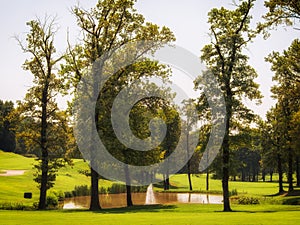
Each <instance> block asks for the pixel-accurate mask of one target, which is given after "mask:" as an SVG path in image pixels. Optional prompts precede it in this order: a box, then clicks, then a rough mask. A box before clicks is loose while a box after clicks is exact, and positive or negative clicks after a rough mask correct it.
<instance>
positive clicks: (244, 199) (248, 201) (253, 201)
mask: <svg viewBox="0 0 300 225" xmlns="http://www.w3.org/2000/svg"><path fill="white" fill-rule="evenodd" d="M238 204H240V205H257V204H259V199H258V198H255V197H248V196H241V197H239V198H238Z"/></svg>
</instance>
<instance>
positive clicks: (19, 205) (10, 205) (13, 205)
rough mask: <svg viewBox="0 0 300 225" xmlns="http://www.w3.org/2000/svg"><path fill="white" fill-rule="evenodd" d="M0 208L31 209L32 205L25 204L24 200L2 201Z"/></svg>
mask: <svg viewBox="0 0 300 225" xmlns="http://www.w3.org/2000/svg"><path fill="white" fill-rule="evenodd" d="M0 209H3V210H26V209H30V207H29V206H25V205H24V204H23V203H22V202H1V203H0Z"/></svg>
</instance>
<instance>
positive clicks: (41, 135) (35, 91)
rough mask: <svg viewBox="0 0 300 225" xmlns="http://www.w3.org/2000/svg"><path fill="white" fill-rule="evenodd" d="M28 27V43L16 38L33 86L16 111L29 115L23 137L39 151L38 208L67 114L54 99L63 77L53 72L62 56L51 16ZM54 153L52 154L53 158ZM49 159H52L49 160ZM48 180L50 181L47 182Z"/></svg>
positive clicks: (52, 170) (50, 177)
mask: <svg viewBox="0 0 300 225" xmlns="http://www.w3.org/2000/svg"><path fill="white" fill-rule="evenodd" d="M27 25H28V26H29V28H30V31H29V33H28V34H27V37H26V42H27V44H26V45H24V44H23V43H22V42H21V41H20V39H17V40H18V42H19V44H20V46H21V48H22V50H23V51H24V53H28V54H29V55H30V58H29V59H27V60H26V61H25V63H24V65H23V68H24V70H28V71H30V72H31V73H32V75H33V77H34V79H33V86H32V87H31V88H30V89H29V90H28V92H27V94H26V96H25V99H24V101H23V102H22V103H20V105H19V108H18V110H17V111H18V112H19V113H20V114H21V119H26V118H30V119H31V121H32V123H30V126H28V127H27V129H26V131H25V132H26V135H25V136H26V137H27V138H28V141H29V142H31V144H32V145H34V146H35V147H37V148H38V149H39V151H40V155H38V158H39V160H40V164H39V165H37V168H38V169H39V171H41V174H40V172H38V174H37V177H36V179H35V180H36V181H37V182H38V183H39V184H40V186H39V188H40V197H39V205H38V208H39V209H45V208H46V194H47V189H48V188H50V187H51V185H52V184H51V182H50V181H53V179H54V178H55V171H56V169H57V166H58V167H60V166H61V163H60V162H57V160H55V162H54V161H52V159H53V158H54V159H57V158H58V157H61V155H62V154H58V153H61V152H64V149H63V147H65V146H61V139H64V138H63V137H61V136H60V134H62V133H63V132H58V130H60V129H64V125H65V124H66V123H65V122H64V121H66V117H65V115H64V114H61V113H58V110H59V109H58V106H57V104H56V102H55V97H56V95H57V93H59V92H60V91H61V90H62V86H61V84H62V83H63V82H62V77H59V76H58V75H57V73H56V71H55V70H56V68H55V66H56V65H57V64H58V62H59V61H60V60H61V59H62V58H63V57H62V56H59V57H56V56H55V53H56V49H55V47H54V36H55V31H56V26H55V24H54V20H53V19H51V18H47V19H45V21H44V22H42V21H41V20H39V19H37V20H32V21H29V22H27ZM53 155H54V157H53ZM51 161H52V162H51ZM49 182H50V183H49Z"/></svg>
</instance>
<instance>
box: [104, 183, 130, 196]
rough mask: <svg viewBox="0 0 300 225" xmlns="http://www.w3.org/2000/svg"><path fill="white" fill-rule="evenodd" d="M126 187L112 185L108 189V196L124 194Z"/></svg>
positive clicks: (116, 184)
mask: <svg viewBox="0 0 300 225" xmlns="http://www.w3.org/2000/svg"><path fill="white" fill-rule="evenodd" d="M125 192H126V186H125V185H124V184H118V183H114V184H113V185H112V186H111V187H110V188H108V193H110V194H118V193H125Z"/></svg>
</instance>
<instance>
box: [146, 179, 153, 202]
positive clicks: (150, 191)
mask: <svg viewBox="0 0 300 225" xmlns="http://www.w3.org/2000/svg"><path fill="white" fill-rule="evenodd" d="M145 204H146V205H151V204H155V196H154V192H153V185H152V184H150V185H149V186H148V188H147V193H146V201H145Z"/></svg>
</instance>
